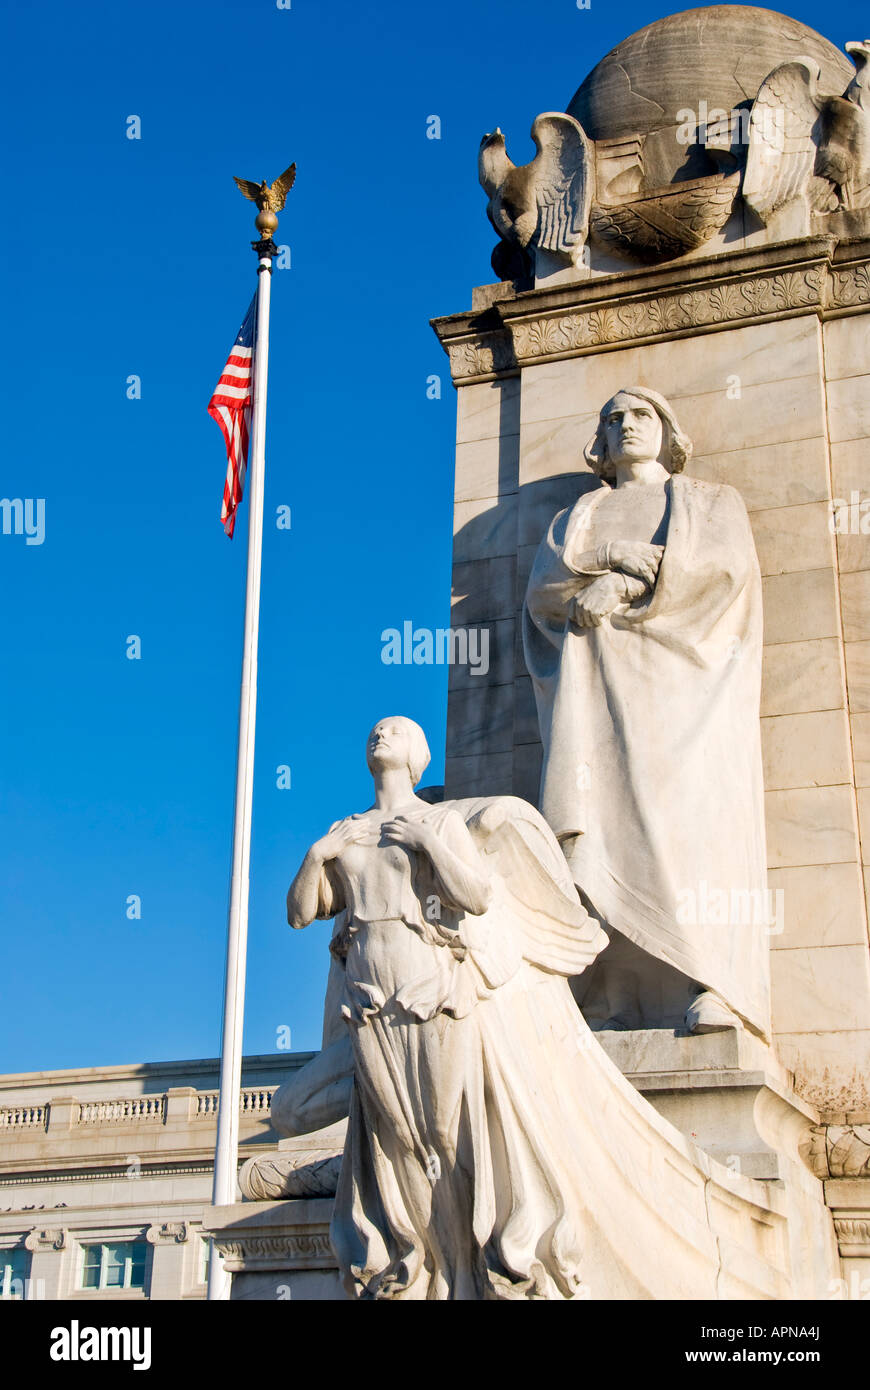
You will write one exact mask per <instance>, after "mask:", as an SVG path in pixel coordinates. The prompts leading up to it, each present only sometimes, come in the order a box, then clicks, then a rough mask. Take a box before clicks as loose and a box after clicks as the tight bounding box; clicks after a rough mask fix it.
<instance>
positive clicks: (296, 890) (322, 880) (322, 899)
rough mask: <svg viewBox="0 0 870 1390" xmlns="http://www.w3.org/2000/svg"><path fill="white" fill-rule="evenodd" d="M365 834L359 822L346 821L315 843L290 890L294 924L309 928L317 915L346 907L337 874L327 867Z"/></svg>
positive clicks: (290, 917)
mask: <svg viewBox="0 0 870 1390" xmlns="http://www.w3.org/2000/svg"><path fill="white" fill-rule="evenodd" d="M363 833H364V832H363V830H362V827H361V826H359V825H358V823H356V822H354V821H353V820H343V821H339V823H338V825H334V826H333V827H332V829H331V830H330V831H329V833H328V834H326V835H324V836H322V837H321V839H319V840H317V841H316V842H315V843H314V844H313V845H312V846H311V848H310V850H309V851H308V853H307V854H306V856H305V858H304V859H303V860H302V864H301V865H300V868H299V872H298V874H297V875H296V877H295V878H294V880H293V882H292V883H291V884H290V888H289V889H288V892H287V921H288V922H289V923H290V926H291V927H294V928H296V929H297V930H298V928H300V927H307V926H308V924H309V922H313V921H314V919H315V917H333V916H334V915H335V913H336V912H340V911H341V910H342V908H343V907H344V906H345V904H344V902H343V901H342V900H341V891H340V889H339V886H338V882H337V878H336V875H335V873H334V872H330V871H329V869H328V868H327V866H328V865H331V864H332V863H333V861H334V860H335V859H337V858H338V856H339V855H340V854H341V851H342V850H343V849H344V848H345V846H346V845H349V844H352V843H353V842H354V840H356V839H358V838H359V837H360V835H361V834H363ZM324 871H325V872H324Z"/></svg>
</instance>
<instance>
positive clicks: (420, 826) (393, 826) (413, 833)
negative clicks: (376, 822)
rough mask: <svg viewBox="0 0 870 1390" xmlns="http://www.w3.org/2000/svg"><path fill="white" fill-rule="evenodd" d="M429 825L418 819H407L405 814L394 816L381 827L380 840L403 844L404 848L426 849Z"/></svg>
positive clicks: (392, 843) (390, 843)
mask: <svg viewBox="0 0 870 1390" xmlns="http://www.w3.org/2000/svg"><path fill="white" fill-rule="evenodd" d="M429 834H430V831H429V827H428V826H427V825H426V824H425V823H424V822H423V821H420V820H409V819H408V817H407V816H396V817H395V818H394V819H393V820H388V821H385V822H384V824H383V825H382V827H381V840H382V841H383V842H385V843H386V844H388V845H404V846H405V848H406V849H418V850H424V851H425V850H426V849H427V847H428V845H429Z"/></svg>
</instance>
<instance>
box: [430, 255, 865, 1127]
mask: <svg viewBox="0 0 870 1390" xmlns="http://www.w3.org/2000/svg"><path fill="white" fill-rule="evenodd" d="M493 295H495V297H494V298H493V297H492V296H493ZM472 300H473V303H474V304H475V305H476V306H478V307H477V308H475V309H472V310H471V311H469V312H465V313H462V314H455V315H452V316H451V317H449V318H442V319H439V320H437V321H436V323H435V327H436V331H437V333H438V335H439V337H440V338H441V341H442V343H443V344H444V346H445V348H446V349H447V351H448V352H449V354H450V359H451V366H452V370H453V373H454V380H455V383H456V385H457V387H458V392H457V395H458V401H457V414H458V423H457V441H458V442H457V473H456V488H457V496H460V497H462V498H464V499H469V498H474V499H475V502H476V505H477V508H478V512H479V515H480V516H481V517H483V518H485V517H486V514H487V511H488V509H491V508H496V507H502V506H504V504H505V503H506V502H507V501H508V500H510V501H511V503H512V506H513V515H514V517H515V528H514V531H513V534H512V535H511V534H509V533H508V532H506V529H505V527H504V526H502V527H500V528H499V530H498V533H497V534H496V536H495V538H494V546H495V548H494V549H493V550H491V551H490V550H489V549H488V548H486V547H485V546H484V547H482V548H480V549H478V551H477V557H476V558H471V559H469V558H462V559H457V560H456V562H455V564H454V573H453V594H454V599H453V603H454V608H453V613H454V617H453V621H454V623H462V622H468V623H471V624H480V625H486V626H487V627H488V628H489V629H490V631H491V633H492V638H491V655H490V674H489V675H488V676H487V678H486V679H485V680H484V681H481V682H479V683H478V686H477V688H469V687H470V686H471V682H470V681H469V680H468V679H467V678H464V677H463V673H461V672H460V671H451V675H450V696H449V702H448V721H447V728H448V736H447V762H446V782H447V795H448V796H452V797H465V796H472V795H485V794H497V793H512V794H514V795H516V796H522V797H525V798H527V799H529V800H534V799H535V798H536V797H537V795H538V788H539V784H540V773H541V754H542V750H541V744H540V740H539V734H538V726H537V714H536V709H535V700H534V693H533V691H532V686H531V680H530V677H529V675H528V672H527V669H526V666H525V661H524V658H523V652H522V644H521V642H520V641H518V636H517V634H518V631H519V629H520V619H521V609H522V602H523V595H524V592H525V589H526V586H527V583H528V576H529V573H530V571H531V566H532V563H533V560H534V556H535V553H536V550H537V545H538V542H539V539H540V537H541V535H542V534H543V532H544V531H545V529H546V527H547V525H548V524H549V522H550V520H551V519H552V516H553V514H554V513H555V512H556V511H557V510H558V509H559V508H561V507H566V506H570V505H572V504H573V503H574V502H576V500H577V497H578V494H579V493H580V492H581V491H583V490H584V489H587V488H591V487H593V486H595V485H596V479H595V477H594V475H593V474H592V473H591V470H590V469H589V467H588V465H587V464H586V462H585V460H584V459H583V458H582V453H581V449H582V444H583V442H584V441H585V440H586V439H588V437H589V435H590V434H591V433H592V432H593V430H594V428H595V422H596V418H597V407H598V405H599V403H600V402H601V401H602V400H604V399H606V398H607V397H608V396H610V395H612V393H613V392H614V391H615V390H616V389H617V388H618V387H619V386H620V385H621V384H622V383H623V382H625V381H636V382H638V383H640V384H642V385H646V386H650V387H653V386H654V387H656V388H657V389H658V390H660V391H663V392H664V394H665V395H666V396H667V398H668V399H669V400H670V401H671V402H672V404H673V405H674V408H675V409H676V411H677V413H678V416H679V419H680V422H681V424H682V426H683V427H684V429H685V430H686V431H687V432H688V433H689V435H690V436H691V437H692V439H693V441H694V444H695V451H694V453H693V456H692V458H691V459H690V461H689V463H688V465H687V468H686V470H685V476H687V477H693V478H698V479H700V480H703V481H706V482H711V483H725V484H729V485H731V486H733V487H735V488H736V489H737V491H738V492H739V493H740V495H741V497H742V498H743V501H744V503H745V505H746V508H747V512H748V514H749V519H750V523H751V525H752V528H753V533H754V540H755V544H756V548H757V550H758V554H759V561H760V566H761V571H762V599H763V609H764V652H763V666H762V707H761V715H762V718H761V735H762V749H763V754H764V768H765V778H766V786H765V810H766V823H767V842H768V860H769V885H770V888H771V890H772V891H773V892H774V893H775V894H781V895H782V896H781V900H780V901H781V907H782V911H781V914H780V919H779V922H778V930H777V932H775V933H774V934H773V935H772V936H771V937H770V948H771V951H770V955H771V964H770V968H771V1001H772V1015H773V1017H772V1023H773V1035H774V1039H775V1044H776V1048H777V1052H778V1055H779V1056H780V1058H781V1060H782V1062H783V1063H784V1065H785V1066H787V1067H788V1068H789V1069H790V1070H791V1071H793V1072H794V1074H795V1085H796V1088H797V1091H798V1093H799V1095H800V1096H801V1097H803V1098H804V1099H805V1100H807V1101H808V1102H809V1103H810V1104H812V1105H814V1106H816V1107H818V1108H819V1109H821V1110H823V1111H828V1110H832V1111H857V1110H866V1108H867V1106H868V1105H870V1083H868V1076H870V953H868V948H867V909H866V906H865V893H866V892H868V891H870V890H868V888H867V886H866V885H870V866H868V865H866V864H864V863H863V860H864V859H865V858H866V857H867V856H866V854H865V853H864V852H863V851H864V849H866V845H867V844H868V843H870V837H868V835H867V834H866V833H861V834H860V835H859V827H860V829H861V831H862V832H865V831H866V825H865V824H864V822H868V823H870V793H868V791H867V788H866V786H865V783H866V782H867V780H868V766H870V757H868V756H867V751H866V750H867V747H868V740H870V734H868V728H870V715H868V714H867V713H865V711H868V710H870V674H868V673H870V657H868V655H867V651H868V650H870V622H868V621H867V614H868V613H870V584H868V582H867V575H868V573H870V534H867V535H865V534H862V533H861V531H860V529H859V528H855V529H853V530H851V531H847V532H846V533H840V534H832V530H831V519H832V516H833V514H834V511H835V507H834V501H835V499H836V498H841V499H842V498H845V499H846V500H847V501H848V499H849V498H850V493H851V491H852V490H857V491H858V493H859V497H860V498H864V497H865V493H866V460H867V457H868V447H870V419H868V418H867V411H866V409H865V407H864V404H863V403H864V401H865V400H867V399H870V377H868V375H867V373H868V363H870V242H867V241H865V242H852V243H846V242H844V241H841V242H839V243H837V242H836V241H835V240H834V239H832V238H818V237H815V238H808V239H804V240H800V241H792V242H788V243H784V244H769V245H766V246H763V247H761V248H759V249H758V250H756V251H753V252H748V251H746V250H743V249H740V244H739V243H738V244H737V249H731V250H727V251H725V252H724V253H722V254H718V255H708V256H706V257H704V258H700V259H694V260H691V261H688V260H687V261H683V262H680V263H671V264H669V265H666V266H660V267H658V268H656V269H655V270H649V269H646V270H627V271H622V272H621V273H620V274H618V275H616V274H614V275H610V276H608V277H606V278H605V279H599V280H594V279H593V280H586V281H582V282H577V283H576V284H573V285H571V286H566V287H562V288H559V289H538V290H535V291H532V292H530V293H525V294H522V295H517V294H515V293H513V292H512V291H511V290H510V287H509V286H495V287H493V286H488V287H485V288H484V289H482V290H481V291H479V292H478V291H475V292H474V294H473V296H472ZM484 308H485V309H486V311H487V316H486V319H483V318H482V317H481V310H482V309H484ZM456 525H457V531H458V535H457V543H458V547H459V548H460V549H461V551H462V554H463V556H467V555H469V554H470V553H471V549H470V547H469V548H466V547H465V546H464V537H463V534H462V526H463V522H462V519H461V517H457V521H456ZM481 687H482V688H481ZM496 712H497V715H498V718H497V720H496V719H494V718H493V717H492V716H493V715H494V714H495V713H496ZM859 817H860V818H861V819H860V820H859Z"/></svg>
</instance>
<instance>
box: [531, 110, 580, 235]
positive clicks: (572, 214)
mask: <svg viewBox="0 0 870 1390" xmlns="http://www.w3.org/2000/svg"><path fill="white" fill-rule="evenodd" d="M532 139H533V140H534V142H535V144H536V145H537V147H538V153H537V155H536V156H535V158H534V159H533V161H532V165H531V167H532V171H533V175H534V188H535V200H536V202H537V205H538V229H537V234H536V238H535V239H536V244H537V245H538V246H540V247H541V248H542V249H543V250H545V251H554V252H562V253H563V254H565V255H571V254H572V253H574V252H575V251H576V250H577V248H578V247H582V245H583V243H584V242H585V240H586V232H587V228H588V226H589V209H590V206H591V203H592V173H593V168H594V162H593V154H592V147H591V145H590V143H589V141H588V140H587V138H586V135H585V133H584V131H583V127H582V126H581V125H580V124H579V123H578V122H577V121H575V120H574V118H573V116H566V115H564V114H563V113H561V112H558V111H545V112H544V113H543V115H541V116H538V117H537V119H536V120H535V123H534V125H533V126H532Z"/></svg>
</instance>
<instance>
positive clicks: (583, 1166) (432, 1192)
mask: <svg viewBox="0 0 870 1390" xmlns="http://www.w3.org/2000/svg"><path fill="white" fill-rule="evenodd" d="M367 760H368V765H369V768H370V770H371V773H372V776H373V779H374V786H375V797H374V802H373V804H372V805H371V806H370V807H369V808H368V810H366V811H363V812H361V813H359V814H356V815H352V816H348V817H346V818H345V819H343V820H340V821H337V822H336V823H335V824H334V825H333V826H332V827H331V829H330V830H329V831H328V832H327V834H326V835H324V836H323V837H322V838H321V839H319V840H318V841H317V842H316V843H315V844H314V845H312V847H311V848H310V849H309V851H308V853H307V854H306V856H305V858H304V860H303V862H302V865H301V867H300V869H299V872H298V873H297V875H296V877H295V879H294V880H293V883H292V885H291V887H290V890H289V892H288V895H287V915H288V920H289V922H290V924H291V926H293V927H297V928H299V927H304V926H306V925H307V924H308V923H309V922H311V921H312V920H314V919H315V918H328V917H331V916H333V915H334V914H337V915H336V928H335V932H334V935H333V939H332V945H331V951H332V955H333V968H332V974H331V984H330V989H329V991H328V998H327V1015H328V1019H327V1041H328V1043H329V1045H328V1046H326V1047H325V1048H324V1051H323V1052H321V1053H320V1054H319V1055H318V1056H317V1057H316V1058H315V1059H314V1060H313V1061H312V1062H310V1063H308V1065H307V1066H305V1067H303V1068H302V1069H301V1071H300V1072H299V1073H297V1075H296V1076H295V1077H294V1078H293V1079H292V1080H291V1081H290V1082H288V1083H286V1085H285V1086H284V1087H282V1088H281V1090H280V1091H279V1092H278V1093H277V1094H276V1095H275V1097H274V1098H273V1103H272V1121H273V1124H274V1126H275V1128H276V1129H277V1130H278V1132H279V1133H282V1134H284V1135H285V1136H293V1135H299V1134H303V1133H306V1132H307V1131H310V1130H311V1129H313V1128H316V1127H319V1126H323V1125H327V1124H330V1123H332V1122H334V1121H336V1120H338V1119H341V1118H342V1117H343V1116H344V1115H347V1114H348V1113H349V1121H348V1126H347V1137H346V1141H345V1146H344V1153H343V1155H342V1158H341V1165H340V1172H339V1176H338V1184H337V1193H336V1198H335V1206H334V1214H333V1219H332V1225H331V1230H330V1237H331V1242H332V1246H333V1249H334V1251H335V1254H336V1256H337V1260H338V1265H339V1268H340V1271H341V1273H342V1276H343V1281H344V1286H345V1289H346V1291H347V1292H348V1293H349V1294H350V1295H351V1296H352V1297H359V1298H366V1299H371V1298H375V1299H412V1300H417V1299H422V1300H429V1299H461V1300H481V1299H577V1298H587V1297H595V1298H599V1297H600V1298H634V1297H644V1296H646V1297H649V1296H653V1297H705V1296H706V1297H713V1296H716V1288H717V1279H718V1277H719V1275H720V1273H721V1270H720V1268H719V1255H718V1247H717V1241H716V1233H715V1230H714V1226H715V1217H714V1216H711V1215H710V1212H711V1211H713V1210H714V1207H715V1204H713V1203H710V1204H708V1202H707V1199H706V1196H705V1187H706V1186H707V1185H708V1184H709V1182H710V1181H711V1178H712V1177H713V1175H714V1174H715V1172H716V1171H717V1165H716V1164H715V1163H713V1161H712V1160H710V1159H708V1158H707V1157H706V1156H705V1155H702V1154H700V1153H699V1152H698V1151H697V1150H696V1149H695V1148H694V1146H693V1145H691V1144H690V1143H689V1142H688V1141H686V1140H684V1139H683V1138H682V1136H681V1135H679V1134H678V1133H677V1131H676V1130H674V1129H673V1128H672V1127H671V1126H670V1125H669V1124H667V1123H666V1122H665V1121H664V1120H663V1119H661V1117H660V1116H659V1115H657V1114H656V1112H655V1111H654V1110H652V1109H651V1107H650V1106H648V1105H647V1103H646V1102H645V1101H644V1100H643V1099H642V1098H641V1097H640V1096H639V1095H638V1094H637V1092H636V1091H635V1090H634V1088H633V1087H632V1086H631V1085H630V1084H629V1083H628V1082H627V1081H626V1080H625V1078H624V1077H623V1076H622V1074H621V1072H620V1071H619V1070H618V1068H616V1067H615V1066H614V1065H613V1064H612V1063H611V1062H610V1061H609V1060H608V1058H607V1056H606V1055H605V1053H604V1052H603V1051H602V1050H601V1049H600V1048H599V1047H598V1045H597V1043H596V1042H595V1041H594V1039H593V1037H592V1034H591V1033H590V1032H589V1030H588V1029H587V1027H586V1025H585V1024H584V1022H583V1019H582V1017H581V1015H580V1012H579V1010H578V1009H577V1007H576V1005H575V1003H574V999H573V996H572V994H571V990H570V987H569V985H568V977H569V976H574V975H576V974H577V973H578V972H580V971H582V970H583V969H585V967H586V966H587V965H588V964H589V963H590V962H591V961H593V960H594V959H595V957H596V955H597V954H598V952H599V951H600V950H602V949H603V947H604V946H605V944H606V940H607V938H606V936H605V935H604V933H603V932H602V931H601V930H600V928H599V927H598V925H597V924H596V923H595V922H594V921H593V920H592V919H591V918H590V917H589V916H588V915H587V913H586V912H585V911H584V909H583V907H582V906H581V903H580V900H579V897H578V894H577V892H576V890H575V888H574V885H573V883H572V880H571V875H570V872H569V870H568V866H567V863H566V861H565V859H564V858H563V856H562V853H561V851H560V849H559V847H558V844H557V842H556V840H555V837H554V836H553V833H552V832H551V830H550V829H549V827H548V826H547V824H546V822H545V821H544V820H543V818H542V817H541V816H540V815H539V813H538V812H537V811H536V810H535V809H534V807H532V806H530V805H528V804H527V803H526V802H524V801H521V800H519V799H518V798H516V797H493V798H484V799H481V800H476V801H452V802H443V803H441V804H435V805H432V804H430V803H429V802H427V801H424V800H423V799H422V798H421V797H419V796H417V795H416V794H415V792H414V786H415V785H416V783H417V781H418V780H419V778H420V776H421V774H422V772H423V770H424V768H425V766H426V765H427V763H428V761H429V750H428V747H427V745H426V739H425V736H424V734H423V731H422V729H420V727H419V726H418V725H417V724H415V723H413V721H411V720H409V719H406V718H403V717H399V716H396V717H393V718H389V719H383V720H381V721H380V722H379V723H378V724H376V725H375V727H374V729H373V730H372V732H371V734H370V735H369V739H368V744H367ZM268 1166H269V1169H270V1173H271V1172H272V1170H273V1169H274V1167H275V1165H274V1163H272V1162H271V1160H270V1163H269V1165H268ZM718 1171H719V1172H720V1173H721V1172H722V1170H718ZM322 1175H323V1174H322V1170H321V1177H322ZM725 1181H726V1182H727V1183H729V1184H731V1185H732V1186H733V1180H732V1178H731V1176H730V1175H725ZM737 1181H738V1184H739V1182H740V1181H743V1180H737ZM252 1195H253V1194H252ZM256 1195H266V1194H263V1193H259V1194H256ZM269 1195H279V1194H269ZM288 1195H289V1194H288ZM729 1219H730V1218H729ZM735 1229H736V1228H735Z"/></svg>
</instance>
